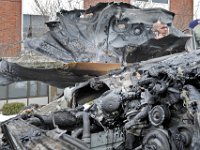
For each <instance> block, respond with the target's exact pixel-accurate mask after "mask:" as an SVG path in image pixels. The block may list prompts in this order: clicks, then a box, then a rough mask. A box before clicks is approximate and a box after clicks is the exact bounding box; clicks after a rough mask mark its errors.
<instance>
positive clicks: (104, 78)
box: [1, 3, 200, 150]
mask: <svg viewBox="0 0 200 150" xmlns="http://www.w3.org/2000/svg"><path fill="white" fill-rule="evenodd" d="M58 18H59V20H58V21H56V22H49V23H47V25H48V26H49V27H50V31H49V32H48V33H47V34H45V35H44V36H43V37H41V38H40V39H34V40H32V41H29V45H30V46H32V47H33V48H36V50H37V51H40V52H42V53H45V54H47V55H49V56H52V57H54V58H56V59H58V60H62V61H66V62H67V61H81V62H82V61H95V62H96V61H101V62H119V63H123V61H125V60H126V59H125V57H124V56H127V60H128V62H129V60H130V62H135V61H136V63H133V64H131V65H128V66H123V67H122V68H121V69H117V70H113V71H111V72H109V73H108V74H105V75H101V76H99V77H95V78H91V79H89V80H88V81H85V82H82V83H77V84H76V86H74V87H67V88H66V89H65V91H64V95H63V96H62V97H60V98H59V99H58V100H56V101H54V102H52V103H50V104H49V105H47V106H44V107H42V108H40V109H37V110H35V108H34V107H31V108H29V109H25V110H24V111H22V112H21V114H20V115H18V116H17V117H15V118H12V119H10V120H8V121H5V122H3V123H2V124H1V128H2V131H3V134H4V137H3V144H2V145H1V149H16V150H19V149H22V150H27V149H28V150H29V149H30V150H31V149H45V150H51V149H52V150H53V149H69V150H71V149H81V150H87V149H94V150H103V149H105V150H106V149H113V150H196V149H199V145H200V143H199V139H200V135H199V132H200V116H199V115H200V102H199V100H200V90H199V88H200V82H199V81H200V64H199V63H200V51H199V50H196V51H191V52H186V51H185V49H184V45H185V42H186V40H187V38H188V37H187V36H185V35H184V34H182V33H181V32H180V31H178V30H177V29H176V28H174V27H173V25H172V20H173V13H171V12H168V11H165V10H162V9H147V10H146V9H144V10H141V9H139V8H135V7H133V6H130V5H128V4H122V3H117V4H115V3H110V4H99V5H97V6H95V7H92V8H90V9H88V10H81V11H80V10H74V11H70V12H68V11H61V12H60V13H58ZM157 21H160V22H162V23H164V24H165V25H167V28H168V29H169V31H170V32H169V34H168V35H167V36H165V37H163V38H161V39H157V38H156V37H155V35H154V30H153V29H152V27H153V24H154V23H155V22H157ZM183 51H185V52H183ZM159 52H161V53H159ZM177 52H181V53H177ZM169 53H170V54H171V55H167V54H169ZM173 53H175V54H173ZM124 54H125V55H124ZM142 54H146V55H142ZM163 55H167V56H163ZM159 56H162V57H159ZM152 57H159V58H153V59H149V58H152ZM146 59H149V60H146ZM140 60H143V61H140ZM144 60H145V61H144ZM3 63H6V62H3V61H2V64H3ZM12 65H14V64H12ZM8 68H9V67H8ZM16 68H18V67H16ZM23 69H24V68H23ZM16 70H17V69H16ZM20 70H21V69H20ZM2 72H3V73H4V72H5V71H2ZM14 72H15V71H14ZM10 73H11V74H12V71H11V72H10ZM55 76H56V74H55ZM26 78H27V76H26ZM58 78H60V77H59V74H58ZM21 79H22V78H21ZM66 79H67V77H66ZM36 80H37V79H36ZM41 80H42V79H41ZM54 80H55V78H54ZM84 80H85V79H84ZM60 81H62V80H60Z"/></svg>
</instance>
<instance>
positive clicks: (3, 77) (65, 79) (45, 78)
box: [0, 60, 94, 88]
mask: <svg viewBox="0 0 200 150" xmlns="http://www.w3.org/2000/svg"><path fill="white" fill-rule="evenodd" d="M71 69H73V68H71ZM92 77H94V76H93V75H91V76H90V75H87V76H84V75H81V74H78V71H77V72H76V73H74V72H73V71H70V69H67V67H65V66H64V65H63V67H60V68H56V67H55V68H27V67H22V66H20V65H18V64H16V63H11V62H8V61H6V60H1V61H0V85H8V84H10V83H13V82H17V81H31V80H36V81H42V82H45V83H47V84H51V85H54V86H56V87H60V88H64V87H66V86H72V85H74V84H75V83H77V82H83V81H86V80H88V79H90V78H92Z"/></svg>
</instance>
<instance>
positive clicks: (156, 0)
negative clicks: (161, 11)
mask: <svg viewBox="0 0 200 150" xmlns="http://www.w3.org/2000/svg"><path fill="white" fill-rule="evenodd" d="M152 2H153V3H162V4H168V0H152Z"/></svg>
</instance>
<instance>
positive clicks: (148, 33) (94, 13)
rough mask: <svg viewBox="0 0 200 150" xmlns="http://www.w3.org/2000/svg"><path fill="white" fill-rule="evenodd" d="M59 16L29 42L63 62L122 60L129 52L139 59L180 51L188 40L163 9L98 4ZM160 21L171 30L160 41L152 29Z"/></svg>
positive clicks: (134, 59)
mask: <svg viewBox="0 0 200 150" xmlns="http://www.w3.org/2000/svg"><path fill="white" fill-rule="evenodd" d="M57 17H58V20H57V21H54V22H52V21H51V22H47V26H48V27H49V29H50V31H49V32H47V33H46V34H45V35H44V36H42V37H41V38H39V39H38V38H36V39H34V40H32V39H31V40H30V41H29V42H28V45H29V46H30V47H32V48H33V49H35V50H37V51H39V52H41V53H43V54H46V55H48V56H50V57H52V58H56V59H58V60H61V61H64V62H69V61H70V62H71V61H76V62H87V61H89V62H97V61H98V62H109V63H111V62H112V63H113V62H114V63H121V62H122V61H123V60H124V59H125V58H123V56H124V55H128V54H129V57H128V60H127V61H128V62H136V61H141V60H145V59H149V58H154V57H159V56H162V55H167V54H172V53H175V52H181V51H183V50H184V45H185V41H186V40H187V39H188V38H187V36H185V35H184V34H183V33H182V32H180V31H179V30H177V29H176V28H175V27H174V26H173V25H172V21H173V17H174V14H173V13H172V12H169V11H167V10H164V9H139V8H137V7H134V6H131V5H129V4H124V3H99V4H98V5H96V6H94V7H92V8H90V9H88V10H73V11H65V10H62V11H60V12H59V13H57ZM158 20H159V21H161V22H162V23H164V24H166V25H167V26H168V28H169V30H170V33H169V35H168V36H167V37H165V38H163V39H161V40H158V39H155V35H154V33H153V30H152V28H153V24H154V23H155V22H156V21H158ZM147 53H148V55H144V54H147ZM138 56H139V57H138Z"/></svg>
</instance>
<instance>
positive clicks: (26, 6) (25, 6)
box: [22, 0, 83, 15]
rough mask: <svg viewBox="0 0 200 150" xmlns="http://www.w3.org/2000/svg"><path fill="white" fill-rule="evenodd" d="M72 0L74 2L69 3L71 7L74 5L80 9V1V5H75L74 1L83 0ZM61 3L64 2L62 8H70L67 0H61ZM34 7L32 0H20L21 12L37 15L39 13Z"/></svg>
mask: <svg viewBox="0 0 200 150" xmlns="http://www.w3.org/2000/svg"><path fill="white" fill-rule="evenodd" d="M39 1H41V2H42V1H46V0H39ZM52 1H54V0H52ZM72 1H74V2H73V3H72V4H71V7H72V6H74V7H75V6H76V8H79V9H81V7H82V5H81V4H82V3H80V5H77V3H76V2H79V1H83V0H72ZM62 3H63V4H64V6H63V8H65V9H67V10H69V9H70V6H69V3H68V0H62ZM35 7H36V6H35V3H34V0H22V12H23V14H34V15H38V14H39V13H38V12H37V11H36V9H35Z"/></svg>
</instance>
